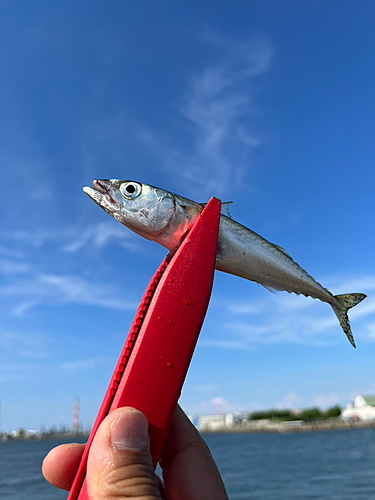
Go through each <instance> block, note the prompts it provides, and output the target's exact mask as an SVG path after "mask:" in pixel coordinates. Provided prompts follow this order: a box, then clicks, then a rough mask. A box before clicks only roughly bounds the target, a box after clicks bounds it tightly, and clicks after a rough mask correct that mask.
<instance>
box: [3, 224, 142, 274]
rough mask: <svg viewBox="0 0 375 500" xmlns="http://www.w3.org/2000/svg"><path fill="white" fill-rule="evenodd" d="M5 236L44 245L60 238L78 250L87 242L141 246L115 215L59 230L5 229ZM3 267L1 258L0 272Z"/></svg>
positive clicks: (67, 247)
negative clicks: (103, 220) (114, 218)
mask: <svg viewBox="0 0 375 500" xmlns="http://www.w3.org/2000/svg"><path fill="white" fill-rule="evenodd" d="M2 236H3V238H4V239H7V240H11V241H16V242H17V243H18V244H22V245H23V246H26V247H27V246H29V245H30V246H32V247H35V248H41V247H42V246H43V245H45V244H46V243H48V242H56V243H58V244H59V246H60V247H61V248H62V250H63V251H64V252H67V253H74V252H77V251H78V250H81V249H82V248H83V247H85V246H86V245H89V246H94V247H95V248H97V249H99V250H101V249H103V248H104V247H105V246H106V245H110V244H117V245H119V246H121V247H122V248H126V249H127V250H131V251H133V252H136V251H139V247H140V245H139V243H138V242H137V236H136V235H135V234H134V233H132V232H131V231H130V230H129V229H127V228H125V227H124V226H122V225H120V224H119V223H118V222H117V221H114V220H111V219H109V220H108V221H105V222H101V223H99V224H92V225H89V226H87V225H86V226H85V227H83V228H82V226H81V225H76V226H70V227H69V226H68V227H62V228H59V230H58V231H56V229H51V230H46V229H36V230H17V231H12V232H10V231H3V232H2ZM0 253H3V254H6V255H9V256H12V257H16V255H15V254H14V253H13V251H12V250H8V249H7V248H4V247H3V248H2V251H1V249H0ZM21 255H22V254H21ZM4 262H5V261H4ZM22 266H23V267H24V268H25V266H26V264H21V263H19V264H18V267H19V268H20V269H22ZM14 268H15V269H17V267H16V264H14ZM2 269H3V268H2V267H1V261H0V272H1V271H2ZM4 269H5V268H4ZM10 269H11V268H10Z"/></svg>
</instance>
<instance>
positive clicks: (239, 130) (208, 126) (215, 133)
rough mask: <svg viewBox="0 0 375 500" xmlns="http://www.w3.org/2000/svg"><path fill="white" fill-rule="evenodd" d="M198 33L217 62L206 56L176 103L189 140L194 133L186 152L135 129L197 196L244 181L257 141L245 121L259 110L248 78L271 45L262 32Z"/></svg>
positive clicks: (264, 63)
mask: <svg viewBox="0 0 375 500" xmlns="http://www.w3.org/2000/svg"><path fill="white" fill-rule="evenodd" d="M203 39H204V43H206V44H208V45H210V46H211V49H212V48H213V49H214V50H215V49H216V51H217V58H216V62H215V63H212V59H211V62H210V63H209V64H208V65H207V66H206V67H205V68H204V69H203V70H201V71H200V72H197V73H195V74H193V75H192V76H191V77H190V79H189V83H188V85H187V89H186V91H185V96H184V98H182V100H181V102H180V103H179V104H178V105H177V111H178V112H179V113H180V115H181V116H182V117H183V119H184V120H185V122H186V125H185V128H188V130H189V140H190V138H191V137H193V144H192V147H190V150H189V152H185V151H184V148H183V147H180V148H178V147H176V146H175V145H172V144H173V142H172V140H169V139H168V138H166V137H165V136H163V135H161V134H159V133H157V132H154V131H153V130H151V129H150V128H148V127H146V126H144V125H141V126H139V127H137V130H138V139H139V140H140V141H141V142H142V143H143V144H144V145H145V146H146V147H148V148H149V149H150V150H152V151H153V152H154V153H155V154H156V155H158V156H159V157H160V159H161V160H162V165H163V167H164V168H165V169H167V170H168V171H170V172H173V174H174V175H175V176H176V175H179V176H182V178H183V180H184V182H185V188H186V187H187V188H188V190H189V185H190V186H191V188H190V192H192V191H193V188H194V192H195V193H196V192H197V187H198V188H199V190H200V192H201V196H203V195H207V194H216V195H218V196H220V195H223V194H227V193H228V186H230V187H233V186H236V185H237V186H238V185H239V183H240V182H242V181H243V177H244V171H245V167H246V169H247V170H248V167H249V162H250V160H249V155H250V153H251V151H252V149H253V148H256V147H258V146H259V145H260V144H261V142H262V139H261V138H259V137H257V136H256V135H254V133H253V132H252V131H251V130H250V128H249V125H248V123H249V118H250V117H251V116H253V117H255V116H256V115H258V114H259V110H258V109H257V107H256V105H255V104H254V102H253V101H254V94H255V92H254V90H253V89H252V87H251V79H254V78H255V77H259V76H260V75H262V74H264V73H265V72H267V71H268V70H269V68H270V66H271V62H272V57H273V49H272V46H271V43H270V41H269V40H268V39H266V38H255V39H252V40H245V41H239V40H230V39H225V38H223V37H221V36H220V35H218V34H214V33H213V32H209V33H208V32H207V33H205V35H204V37H203ZM186 181H189V184H187V186H186ZM185 191H186V189H185ZM229 191H230V190H229Z"/></svg>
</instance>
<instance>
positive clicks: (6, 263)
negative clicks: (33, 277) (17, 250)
mask: <svg viewBox="0 0 375 500" xmlns="http://www.w3.org/2000/svg"><path fill="white" fill-rule="evenodd" d="M30 270H31V265H30V264H27V263H26V262H17V261H14V260H5V259H0V274H8V275H12V274H25V273H28V272H29V271H30Z"/></svg>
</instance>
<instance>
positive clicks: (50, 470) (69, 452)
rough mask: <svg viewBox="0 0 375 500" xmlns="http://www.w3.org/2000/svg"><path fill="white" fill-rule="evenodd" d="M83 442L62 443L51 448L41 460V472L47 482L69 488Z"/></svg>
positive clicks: (80, 454) (83, 447) (83, 446)
mask: <svg viewBox="0 0 375 500" xmlns="http://www.w3.org/2000/svg"><path fill="white" fill-rule="evenodd" d="M84 449H85V445H84V444H78V443H72V444H62V445H61V446H57V447H56V448H54V449H53V450H51V451H50V452H49V453H48V455H47V456H46V458H45V459H44V461H43V465H42V472H43V475H44V477H45V478H46V479H47V481H48V482H50V483H51V484H53V485H54V486H57V488H61V489H62V490H69V489H70V487H71V485H72V483H73V479H74V476H75V474H76V472H77V469H78V465H79V462H80V460H81V456H82V453H83V450H84Z"/></svg>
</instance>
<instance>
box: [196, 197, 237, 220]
mask: <svg viewBox="0 0 375 500" xmlns="http://www.w3.org/2000/svg"><path fill="white" fill-rule="evenodd" d="M231 203H233V201H223V202H221V210H220V213H221V214H223V215H225V216H226V217H228V219H231V218H232V217H231V215H230V213H229V205H230V204H231ZM199 205H200V206H201V207H203V208H204V207H205V206H206V205H207V203H199Z"/></svg>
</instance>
